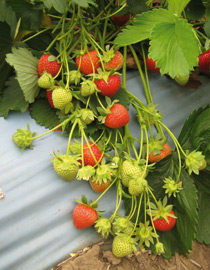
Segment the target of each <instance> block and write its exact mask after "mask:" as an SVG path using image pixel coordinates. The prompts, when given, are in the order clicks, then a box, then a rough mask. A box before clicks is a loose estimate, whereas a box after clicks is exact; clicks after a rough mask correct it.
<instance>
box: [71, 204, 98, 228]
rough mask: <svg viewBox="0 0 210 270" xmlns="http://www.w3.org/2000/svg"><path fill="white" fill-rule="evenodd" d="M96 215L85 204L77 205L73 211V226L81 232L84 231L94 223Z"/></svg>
mask: <svg viewBox="0 0 210 270" xmlns="http://www.w3.org/2000/svg"><path fill="white" fill-rule="evenodd" d="M97 219H98V214H97V212H96V210H94V209H93V208H91V207H90V206H88V205H85V204H78V205H77V206H76V207H75V208H74V211H73V223H74V226H75V227H76V228H77V229H79V230H81V229H86V228H89V227H91V226H93V224H94V223H95V222H96V220H97Z"/></svg>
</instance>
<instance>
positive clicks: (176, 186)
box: [163, 177, 183, 197]
mask: <svg viewBox="0 0 210 270" xmlns="http://www.w3.org/2000/svg"><path fill="white" fill-rule="evenodd" d="M163 182H164V183H165V184H164V185H163V188H165V193H166V194H168V197H171V195H173V196H174V197H176V194H177V193H179V192H180V191H181V190H182V189H183V188H182V182H178V183H177V182H176V181H175V180H173V179H172V178H171V177H167V178H165V179H164V180H163Z"/></svg>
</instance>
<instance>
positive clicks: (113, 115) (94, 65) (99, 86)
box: [38, 50, 129, 128]
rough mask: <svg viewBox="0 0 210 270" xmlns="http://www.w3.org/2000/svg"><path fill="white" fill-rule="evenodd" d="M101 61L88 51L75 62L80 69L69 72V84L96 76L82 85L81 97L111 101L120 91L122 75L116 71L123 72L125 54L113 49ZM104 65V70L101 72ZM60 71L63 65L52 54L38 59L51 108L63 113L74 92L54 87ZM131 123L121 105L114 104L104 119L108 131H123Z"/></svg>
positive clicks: (96, 55)
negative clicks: (93, 95) (121, 129)
mask: <svg viewBox="0 0 210 270" xmlns="http://www.w3.org/2000/svg"><path fill="white" fill-rule="evenodd" d="M110 52H111V53H110ZM108 54H109V55H108ZM101 59H102V58H101ZM101 59H100V58H99V56H98V52H97V51H96V50H92V51H88V52H86V53H84V54H83V55H82V56H79V57H77V58H76V60H75V63H76V65H77V67H78V70H74V71H70V73H69V79H70V83H71V82H73V83H75V84H78V82H79V81H80V79H81V77H82V76H84V75H86V76H87V75H90V76H92V77H93V79H92V80H91V79H89V78H88V79H85V78H83V82H81V84H80V85H81V95H82V96H84V97H89V96H91V95H92V94H94V93H96V92H99V93H100V94H101V95H103V96H107V97H110V98H111V97H113V96H114V95H115V94H116V93H117V91H118V90H119V88H120V85H121V80H120V76H119V74H118V73H117V72H115V71H117V70H119V69H121V67H122V65H123V55H122V54H121V53H120V52H119V51H115V52H114V51H113V50H110V51H109V52H108V53H107V55H105V56H104V57H103V62H102V61H101ZM107 59H108V60H107ZM101 66H102V67H103V70H104V71H102V69H101ZM61 68H62V67H61V64H59V63H58V61H57V59H56V58H55V57H54V56H52V55H50V54H44V55H43V56H42V57H41V58H40V59H39V63H38V72H39V76H40V79H39V81H38V84H39V86H40V87H42V88H47V99H48V101H49V104H50V106H51V107H52V108H56V109H60V110H63V109H65V108H66V106H68V105H69V103H70V102H71V101H72V93H71V90H70V89H69V87H61V86H60V85H58V84H55V81H54V77H56V76H58V74H59V72H60V70H61ZM81 73H82V74H83V75H82V74H81ZM128 122H129V114H128V111H127V109H126V108H125V107H124V106H123V105H121V104H119V103H114V104H112V107H110V108H109V113H108V114H107V117H106V119H105V123H104V124H105V126H107V127H109V128H120V127H122V126H124V125H126V124H127V123H128Z"/></svg>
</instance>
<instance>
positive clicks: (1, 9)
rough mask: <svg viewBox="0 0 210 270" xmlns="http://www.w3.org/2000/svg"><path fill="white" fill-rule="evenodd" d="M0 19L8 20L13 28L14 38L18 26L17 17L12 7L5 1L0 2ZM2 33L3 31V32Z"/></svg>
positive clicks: (12, 35) (12, 36) (2, 20)
mask: <svg viewBox="0 0 210 270" xmlns="http://www.w3.org/2000/svg"><path fill="white" fill-rule="evenodd" d="M0 21H1V22H6V23H7V24H8V25H9V26H10V28H11V32H10V34H11V38H12V39H14V36H15V30H16V26H17V18H16V15H15V12H14V11H13V10H12V8H11V7H9V6H7V5H6V3H5V2H4V1H1V2H0ZM1 33H2V32H1Z"/></svg>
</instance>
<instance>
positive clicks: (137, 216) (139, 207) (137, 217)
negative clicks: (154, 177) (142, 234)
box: [129, 193, 144, 237]
mask: <svg viewBox="0 0 210 270" xmlns="http://www.w3.org/2000/svg"><path fill="white" fill-rule="evenodd" d="M143 194H144V193H142V194H141V197H140V200H139V205H138V210H137V215H136V221H135V224H134V227H133V231H132V232H131V234H130V235H129V237H131V236H132V235H133V233H134V232H135V229H136V226H137V223H138V220H139V214H140V209H141V202H142V197H143Z"/></svg>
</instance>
